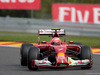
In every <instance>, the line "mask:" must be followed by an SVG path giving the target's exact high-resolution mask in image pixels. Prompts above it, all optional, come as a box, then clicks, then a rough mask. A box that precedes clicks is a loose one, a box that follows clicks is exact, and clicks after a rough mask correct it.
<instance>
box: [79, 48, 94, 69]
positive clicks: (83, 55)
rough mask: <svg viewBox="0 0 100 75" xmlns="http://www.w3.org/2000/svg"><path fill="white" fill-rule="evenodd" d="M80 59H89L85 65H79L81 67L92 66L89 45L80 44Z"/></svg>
mask: <svg viewBox="0 0 100 75" xmlns="http://www.w3.org/2000/svg"><path fill="white" fill-rule="evenodd" d="M80 59H81V60H85V59H89V60H90V63H89V64H88V65H86V66H85V67H81V68H82V69H90V68H91V67H92V63H93V61H92V50H91V48H90V47H89V46H82V47H81V51H80Z"/></svg>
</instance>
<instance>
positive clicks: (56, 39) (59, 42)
mask: <svg viewBox="0 0 100 75" xmlns="http://www.w3.org/2000/svg"><path fill="white" fill-rule="evenodd" d="M51 44H52V45H61V41H60V39H59V38H58V37H54V38H52V40H51Z"/></svg>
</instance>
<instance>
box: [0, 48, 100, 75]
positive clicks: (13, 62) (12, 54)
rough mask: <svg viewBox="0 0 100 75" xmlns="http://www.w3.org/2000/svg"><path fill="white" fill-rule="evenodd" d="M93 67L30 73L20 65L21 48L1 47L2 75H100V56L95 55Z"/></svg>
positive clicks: (44, 69)
mask: <svg viewBox="0 0 100 75" xmlns="http://www.w3.org/2000/svg"><path fill="white" fill-rule="evenodd" d="M93 60H94V62H93V67H92V69H90V70H82V69H80V68H79V67H74V68H39V70H38V71H29V70H28V68H27V67H25V66H21V65H20V48H17V47H2V46H0V75H100V55H95V54H94V55H93Z"/></svg>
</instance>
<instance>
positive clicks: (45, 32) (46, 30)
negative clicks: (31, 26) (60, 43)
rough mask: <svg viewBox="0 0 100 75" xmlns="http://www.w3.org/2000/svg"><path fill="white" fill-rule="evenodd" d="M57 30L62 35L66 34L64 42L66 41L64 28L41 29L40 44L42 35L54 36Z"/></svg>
mask: <svg viewBox="0 0 100 75" xmlns="http://www.w3.org/2000/svg"><path fill="white" fill-rule="evenodd" d="M55 32H57V34H59V36H60V37H62V36H64V42H65V36H66V31H65V30H64V29H58V28H57V29H45V30H44V29H39V30H38V44H40V35H48V36H53V34H54V33H55Z"/></svg>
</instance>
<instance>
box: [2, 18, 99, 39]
mask: <svg viewBox="0 0 100 75" xmlns="http://www.w3.org/2000/svg"><path fill="white" fill-rule="evenodd" d="M51 28H63V29H65V30H66V34H67V35H72V36H97V37H100V25H94V24H80V23H70V22H54V21H52V20H43V19H28V18H9V17H0V31H14V32H31V33H37V32H38V29H51Z"/></svg>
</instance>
